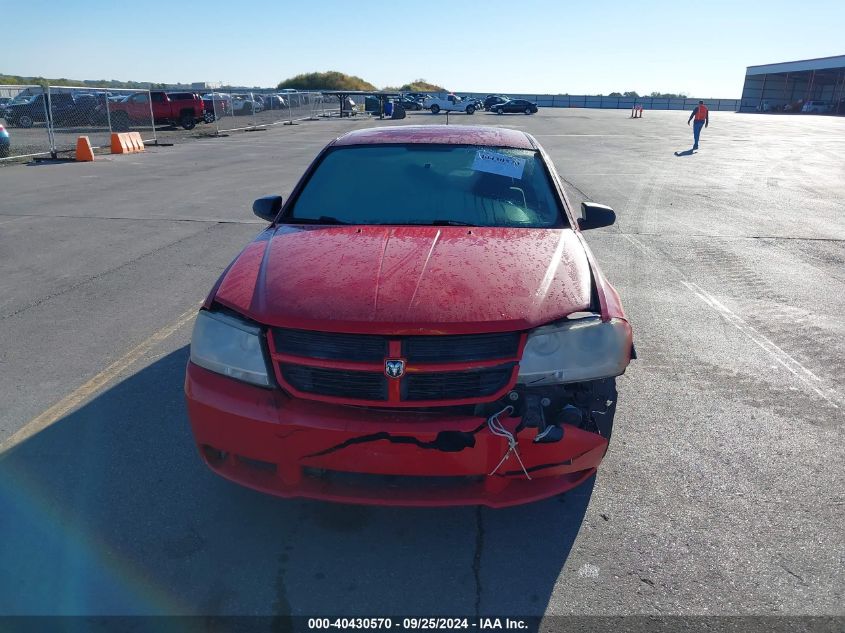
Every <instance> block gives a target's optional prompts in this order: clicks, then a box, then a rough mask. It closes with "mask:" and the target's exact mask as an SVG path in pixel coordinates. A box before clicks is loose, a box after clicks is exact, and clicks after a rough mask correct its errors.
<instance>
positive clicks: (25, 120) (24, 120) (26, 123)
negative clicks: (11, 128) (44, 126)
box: [18, 114, 34, 127]
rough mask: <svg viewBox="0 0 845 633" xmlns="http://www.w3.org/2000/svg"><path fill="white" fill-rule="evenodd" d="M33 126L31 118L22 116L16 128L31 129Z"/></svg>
mask: <svg viewBox="0 0 845 633" xmlns="http://www.w3.org/2000/svg"><path fill="white" fill-rule="evenodd" d="M33 124H34V121H33V120H32V117H31V116H29V115H28V114H22V115H21V116H20V118H18V126H19V127H32V126H33Z"/></svg>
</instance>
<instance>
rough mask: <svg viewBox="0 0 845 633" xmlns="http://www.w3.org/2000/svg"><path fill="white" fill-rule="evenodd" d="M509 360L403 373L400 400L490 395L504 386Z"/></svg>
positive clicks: (507, 374)
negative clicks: (491, 364)
mask: <svg viewBox="0 0 845 633" xmlns="http://www.w3.org/2000/svg"><path fill="white" fill-rule="evenodd" d="M513 366H514V364H513V363H510V364H508V365H501V366H499V367H491V368H489V369H479V370H474V371H449V372H439V373H430V374H407V375H406V376H405V378H404V380H403V381H402V399H403V400H412V401H414V400H460V399H464V398H479V397H483V396H490V395H492V394H494V393H496V392H497V391H499V390H500V389H502V388H504V387H505V386H506V385H507V384H508V382H509V381H510V377H511V374H512V373H513Z"/></svg>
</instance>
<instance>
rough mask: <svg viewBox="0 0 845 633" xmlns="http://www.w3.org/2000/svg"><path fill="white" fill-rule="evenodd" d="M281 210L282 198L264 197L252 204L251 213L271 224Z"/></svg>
mask: <svg viewBox="0 0 845 633" xmlns="http://www.w3.org/2000/svg"><path fill="white" fill-rule="evenodd" d="M281 210H282V196H264V197H263V198H259V199H258V200H256V201H255V202H253V203H252V212H253V213H254V214H255V215H257V216H258V217H259V218H261V219H262V220H267V221H268V222H273V221H274V220H275V219H276V216H277V215H279V211H281Z"/></svg>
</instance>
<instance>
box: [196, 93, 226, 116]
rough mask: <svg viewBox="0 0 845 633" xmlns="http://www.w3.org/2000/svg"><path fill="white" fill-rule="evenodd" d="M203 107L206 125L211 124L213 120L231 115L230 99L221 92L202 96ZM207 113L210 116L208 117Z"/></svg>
mask: <svg viewBox="0 0 845 633" xmlns="http://www.w3.org/2000/svg"><path fill="white" fill-rule="evenodd" d="M202 103H203V107H204V108H205V120H206V123H211V122H212V121H214V119H215V118H219V117H222V116H231V115H232V99H231V97H230V96H229V95H227V94H224V93H222V92H209V93H208V94H204V95H203V96H202ZM209 112H210V113H211V116H210V117H209V116H208V115H209Z"/></svg>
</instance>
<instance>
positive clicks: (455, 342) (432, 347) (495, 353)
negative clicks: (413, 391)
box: [402, 332, 520, 363]
mask: <svg viewBox="0 0 845 633" xmlns="http://www.w3.org/2000/svg"><path fill="white" fill-rule="evenodd" d="M519 337H520V335H519V332H505V333H502V334H498V333H497V334H461V335H457V336H409V337H408V338H406V339H404V340H403V341H402V355H403V356H404V357H405V358H407V359H408V362H411V363H449V362H455V361H457V362H462V361H473V360H493V359H496V358H514V357H515V356H516V354H517V352H518V351H519Z"/></svg>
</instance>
